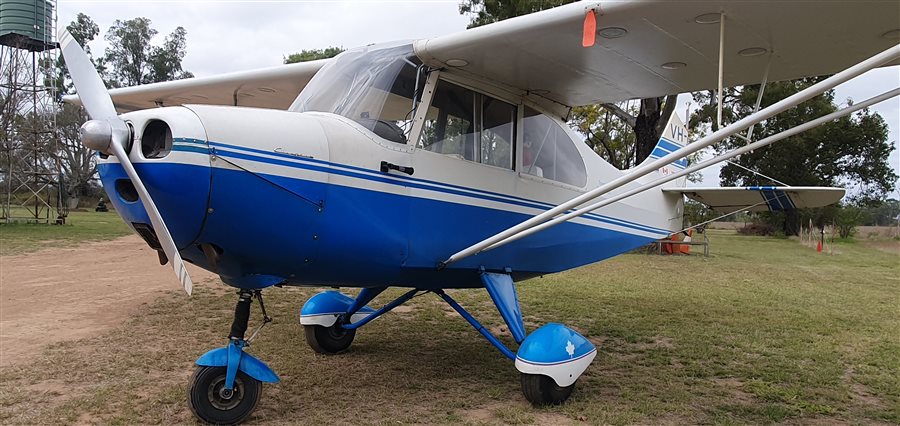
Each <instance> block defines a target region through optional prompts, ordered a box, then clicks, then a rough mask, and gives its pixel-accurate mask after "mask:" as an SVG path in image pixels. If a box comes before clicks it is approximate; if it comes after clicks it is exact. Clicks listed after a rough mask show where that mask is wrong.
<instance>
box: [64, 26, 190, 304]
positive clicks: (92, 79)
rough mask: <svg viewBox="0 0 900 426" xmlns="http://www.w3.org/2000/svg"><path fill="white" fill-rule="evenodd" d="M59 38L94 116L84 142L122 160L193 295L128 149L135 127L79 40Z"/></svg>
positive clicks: (86, 126) (68, 36)
mask: <svg viewBox="0 0 900 426" xmlns="http://www.w3.org/2000/svg"><path fill="white" fill-rule="evenodd" d="M59 40H60V46H61V49H62V55H63V57H64V58H65V60H66V66H67V67H68V68H69V73H70V74H71V75H72V82H73V83H75V89H76V91H77V92H78V97H79V98H80V99H81V103H82V105H84V108H85V109H86V110H87V112H88V115H89V116H90V117H91V120H90V121H88V122H87V123H84V125H82V126H81V142H82V143H83V144H84V145H85V146H86V147H88V148H90V149H93V150H97V151H100V152H102V153H104V154H108V155H113V156H115V157H116V159H118V160H119V163H120V164H121V165H122V168H124V169H125V173H126V174H127V175H128V178H129V179H131V182H132V184H134V188H135V189H136V190H137V193H138V196H139V197H140V199H141V203H143V205H144V208H145V209H146V210H147V215H148V216H150V222H151V223H152V225H153V230H154V231H156V236H157V238H158V239H159V243H160V245H161V246H162V248H163V252H165V254H166V257H167V258H168V259H169V261H170V262H171V264H172V268H173V269H174V270H175V275H177V276H178V280H179V281H181V285H182V287H184V291H185V292H187V294H188V295H190V294H191V290H192V289H193V287H194V285H193V282H192V281H191V277H190V275H188V272H187V269H185V265H184V261H183V260H182V259H181V255H180V254H179V253H178V247H176V246H175V240H173V239H172V234H171V233H169V229H168V227H166V223H165V221H164V220H163V218H162V215H160V214H159V210H158V209H157V208H156V203H154V202H153V198H151V197H150V193H149V192H148V191H147V188H146V187H145V186H144V183H143V182H142V181H141V178H140V176H138V174H137V172H136V171H135V169H134V165H133V164H131V160H130V159H129V158H128V153H127V152H126V151H125V147H126V146H128V143H129V141H130V139H131V130H130V129H129V128H128V124H126V123H125V121H124V120H122V119H121V118H120V117H119V115H118V114H117V113H116V109H115V107H114V106H113V102H112V98H111V97H110V96H109V93H108V92H107V89H106V85H105V84H104V83H103V80H102V79H101V78H100V75H99V74H97V70H96V69H95V68H94V64H92V63H91V60H90V59H89V58H88V56H87V54H85V53H84V50H83V49H82V48H81V46H80V45H79V44H78V42H76V41H75V39H74V38H73V37H72V35H71V34H69V32H68V31H66V30H65V29H63V30H62V31H60V33H59Z"/></svg>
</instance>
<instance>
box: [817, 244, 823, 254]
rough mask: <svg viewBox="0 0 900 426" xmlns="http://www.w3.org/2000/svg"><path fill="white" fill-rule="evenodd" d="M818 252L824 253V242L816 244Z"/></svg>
mask: <svg viewBox="0 0 900 426" xmlns="http://www.w3.org/2000/svg"><path fill="white" fill-rule="evenodd" d="M816 251H817V252H819V253H821V252H822V242H821V241H819V242H817V243H816Z"/></svg>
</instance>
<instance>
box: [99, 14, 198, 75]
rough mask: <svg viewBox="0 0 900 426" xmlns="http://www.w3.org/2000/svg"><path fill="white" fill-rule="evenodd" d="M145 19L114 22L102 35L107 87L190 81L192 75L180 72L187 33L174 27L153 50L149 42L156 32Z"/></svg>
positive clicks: (148, 20)
mask: <svg viewBox="0 0 900 426" xmlns="http://www.w3.org/2000/svg"><path fill="white" fill-rule="evenodd" d="M151 24H152V23H151V21H150V19H148V18H142V17H138V18H134V19H129V20H126V21H122V20H119V19H117V20H116V21H115V22H114V23H113V25H112V27H110V28H109V31H107V33H106V37H105V38H106V41H108V42H109V47H107V48H106V52H105V54H104V60H105V61H106V64H107V65H108V66H109V70H108V73H107V80H108V83H109V84H111V85H113V86H117V87H122V86H136V85H139V84H146V83H156V82H160V81H169V80H178V79H182V78H190V77H193V76H194V75H193V74H192V73H191V72H189V71H185V70H184V69H183V68H182V65H181V61H182V59H184V55H185V50H186V47H187V31H185V29H184V28H183V27H178V28H176V29H175V31H173V32H172V33H171V34H169V35H168V36H166V38H165V40H164V41H163V44H162V46H153V45H151V44H150V41H151V40H152V39H153V37H154V36H156V35H157V34H158V33H159V32H158V31H157V30H156V29H154V28H153V27H152V26H151Z"/></svg>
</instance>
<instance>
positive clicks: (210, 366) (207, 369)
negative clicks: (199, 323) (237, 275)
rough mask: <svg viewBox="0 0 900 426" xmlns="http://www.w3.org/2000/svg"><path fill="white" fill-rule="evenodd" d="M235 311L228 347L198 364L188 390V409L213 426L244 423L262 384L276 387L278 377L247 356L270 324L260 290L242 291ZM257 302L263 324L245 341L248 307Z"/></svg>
mask: <svg viewBox="0 0 900 426" xmlns="http://www.w3.org/2000/svg"><path fill="white" fill-rule="evenodd" d="M238 294H239V297H238V303H237V306H235V309H234V321H233V322H232V323H231V333H230V334H229V336H228V337H229V341H228V344H227V345H226V346H225V347H224V348H217V349H213V350H211V351H209V352H207V353H205V354H203V355H202V356H201V357H200V358H199V359H198V360H197V369H196V370H195V371H194V375H193V376H192V377H191V381H190V388H189V389H188V406H189V407H190V409H191V412H192V413H194V415H195V416H197V418H198V419H200V420H201V421H203V422H205V423H210V424H215V425H233V424H237V423H240V422H243V421H244V420H246V419H247V417H249V416H250V414H251V413H253V410H254V409H256V405H257V404H259V399H260V397H261V395H262V384H263V382H266V383H277V382H278V381H279V379H278V376H277V375H276V374H275V372H274V371H272V369H271V368H269V367H268V366H267V365H266V364H265V363H264V362H262V361H260V360H259V359H257V358H256V357H254V356H253V355H251V354H249V353H246V352H245V349H246V348H247V347H249V346H250V342H252V341H253V340H254V339H255V338H256V336H257V335H258V334H259V331H260V330H262V328H263V326H265V325H266V324H268V323H269V322H271V321H272V319H271V318H269V316H268V315H267V314H266V306H265V304H263V300H262V293H261V292H260V291H259V290H254V291H250V290H241V291H240V292H239V293H238ZM254 297H256V298H257V300H259V308H260V310H261V311H262V315H263V322H262V324H260V326H259V328H257V329H256V331H255V332H254V333H253V334H252V335H251V336H250V337H249V338H247V339H244V333H246V331H247V324H248V322H249V319H250V304H251V303H252V301H253V298H254Z"/></svg>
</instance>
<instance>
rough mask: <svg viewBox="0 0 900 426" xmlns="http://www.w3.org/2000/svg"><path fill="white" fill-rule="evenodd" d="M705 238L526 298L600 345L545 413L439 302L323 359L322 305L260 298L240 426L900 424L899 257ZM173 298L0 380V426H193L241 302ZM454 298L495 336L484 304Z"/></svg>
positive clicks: (222, 294) (206, 291)
mask: <svg viewBox="0 0 900 426" xmlns="http://www.w3.org/2000/svg"><path fill="white" fill-rule="evenodd" d="M7 231H8V230H4V231H3V232H4V234H3V236H4V238H5V236H6V235H7V234H6V232H7ZM711 240H712V246H711V254H712V256H711V257H709V258H703V257H702V256H689V257H658V256H653V255H641V254H628V255H623V256H619V257H617V258H614V259H611V260H609V261H606V262H602V263H599V264H596V265H592V266H588V267H584V268H580V269H577V270H573V271H569V272H566V273H562V274H557V275H552V276H547V277H544V278H536V279H533V280H530V281H526V282H523V283H521V285H520V287H519V288H520V298H521V301H522V305H523V311H524V313H525V316H526V323H527V325H528V328H529V329H530V330H533V329H534V328H535V327H536V326H537V325H540V324H543V323H546V322H551V321H556V322H564V323H566V324H568V325H570V326H572V327H573V328H575V329H577V330H579V331H581V332H582V333H583V334H585V335H586V336H588V337H589V338H590V339H591V340H592V341H593V342H594V343H595V344H596V345H597V346H598V348H599V355H598V356H597V358H596V359H595V361H594V363H593V364H592V366H591V367H590V368H589V369H588V371H587V372H586V374H585V376H582V378H581V379H580V380H579V381H578V383H577V388H576V390H575V393H574V394H573V396H572V398H571V399H570V401H569V402H568V403H567V404H565V405H562V406H560V407H553V408H540V409H538V408H533V407H531V406H530V405H528V404H527V403H526V402H525V401H524V398H523V397H522V396H521V393H520V390H519V383H518V373H517V372H516V370H515V368H514V367H513V365H512V363H511V362H509V361H508V360H506V359H505V358H503V357H502V356H501V355H500V354H499V353H498V352H497V351H496V350H494V349H493V348H492V347H490V346H489V345H488V344H487V343H486V342H484V341H483V339H482V338H481V337H480V336H479V335H478V334H477V333H476V332H475V331H474V330H472V329H471V328H470V327H469V326H468V324H467V323H465V321H464V320H462V319H461V318H460V317H459V316H457V315H456V314H455V313H452V312H450V311H449V308H447V307H446V306H445V305H443V304H442V302H440V300H439V299H438V298H437V297H435V296H433V295H425V296H422V297H418V298H415V299H413V300H412V301H411V302H410V303H409V304H408V305H407V306H408V307H405V308H406V309H403V310H402V311H400V312H396V313H391V314H388V315H386V316H385V317H383V318H381V319H378V320H377V321H374V322H373V323H371V324H369V325H367V326H366V327H364V328H363V329H361V330H360V331H359V333H358V334H357V337H356V341H355V342H354V346H353V347H352V348H351V351H349V352H348V353H346V354H343V355H338V356H321V355H316V354H314V353H313V352H312V350H311V349H309V347H308V346H307V345H306V343H305V341H304V338H303V333H302V330H301V328H300V326H299V325H298V324H297V311H298V310H299V308H300V306H301V305H302V304H303V302H304V301H305V300H306V298H308V297H309V296H311V295H312V294H314V293H315V292H317V291H318V290H316V289H298V288H289V289H272V290H269V291H267V292H266V297H267V298H266V302H267V307H268V308H269V310H270V315H272V316H273V317H274V318H275V322H274V323H273V324H271V325H270V326H268V327H267V328H266V329H265V330H264V331H263V333H262V335H261V337H260V338H259V339H258V340H257V341H256V342H255V343H254V345H253V347H252V348H251V349H250V352H251V353H253V354H254V355H256V356H258V357H260V358H261V359H263V360H265V361H267V362H269V364H270V365H271V366H272V367H273V368H274V369H275V371H277V372H278V373H279V374H280V375H281V378H282V382H281V383H279V384H276V385H266V386H264V389H263V398H262V401H261V403H260V406H259V408H258V409H257V411H256V412H255V414H254V416H253V417H252V418H251V420H250V422H251V423H277V424H280V423H294V422H296V423H301V424H322V423H327V424H404V423H426V424H434V423H472V424H480V423H488V424H494V423H507V424H529V423H539V424H565V423H578V424H581V423H587V424H633V423H641V424H661V423H662V424H685V423H716V424H759V423H778V422H787V423H826V424H843V423H847V424H864V423H865V424H870V423H883V424H895V423H898V422H900V258H898V257H897V256H896V255H892V254H889V253H886V252H881V251H877V250H874V249H868V248H865V247H862V246H861V245H857V244H840V245H839V247H838V249H839V250H838V251H839V252H840V255H837V256H825V255H821V254H817V253H815V252H814V251H813V250H810V249H807V248H804V247H802V246H801V245H800V244H799V243H797V242H795V241H791V240H786V239H769V238H758V237H741V236H737V235H733V234H731V233H730V232H728V231H713V233H712V234H711ZM174 288H175V286H174V285H173V290H172V292H171V293H170V294H168V295H167V296H165V297H163V298H161V299H160V300H158V301H156V302H154V303H152V304H148V305H146V306H145V307H144V308H143V309H142V310H141V313H140V314H139V315H137V316H135V317H133V318H131V319H129V320H128V321H127V322H125V323H124V324H122V325H121V327H119V328H118V329H116V330H115V331H113V332H110V333H107V334H104V335H99V336H96V337H95V338H92V339H89V340H82V341H77V342H69V343H63V344H57V345H54V346H52V347H48V348H47V349H46V350H45V351H44V352H43V353H42V354H41V355H40V356H38V357H36V358H35V359H34V360H33V362H31V363H29V364H27V365H19V366H13V367H8V368H4V369H2V370H0V383H2V386H0V423H3V424H31V423H57V422H80V423H94V422H97V423H104V424H129V423H164V424H169V423H191V422H193V419H192V416H191V415H190V412H189V411H188V409H187V406H186V402H185V397H186V388H187V381H188V378H189V376H190V374H191V372H192V369H193V361H194V360H195V359H196V358H197V357H198V356H199V355H200V354H202V353H203V352H205V351H206V350H208V349H211V348H213V347H217V346H220V345H223V344H224V342H225V339H224V336H225V335H226V334H227V329H228V325H229V323H230V319H231V315H232V310H233V307H234V302H235V297H234V295H233V293H232V292H230V291H227V290H226V289H225V287H224V286H223V285H222V284H219V283H214V282H204V283H200V284H199V285H198V286H197V288H196V289H195V296H194V297H192V298H186V297H183V295H180V294H178V293H177V291H176V290H174ZM398 294H399V291H391V292H390V293H389V294H386V295H382V296H381V297H379V299H377V300H376V303H375V305H377V304H378V303H379V302H384V301H386V300H387V299H388V298H389V297H393V296H396V295H398ZM453 295H454V297H456V298H457V299H458V300H459V301H460V302H461V303H462V305H463V306H465V307H467V308H468V309H470V310H471V311H472V312H473V313H474V314H475V316H476V317H478V318H479V319H481V320H482V321H483V322H485V323H486V324H488V325H490V326H491V327H492V328H494V329H495V330H496V329H499V328H500V326H501V324H502V320H500V318H499V315H498V314H496V312H495V311H494V308H493V307H492V304H491V302H490V299H489V298H488V296H487V295H486V293H485V292H484V291H483V290H470V291H456V292H453ZM86 303H89V302H86ZM257 315H258V311H254V317H253V318H254V322H256V320H258V316H257ZM251 326H252V324H251ZM504 339H505V340H506V341H507V342H508V343H511V340H512V339H511V338H510V337H509V336H508V335H504Z"/></svg>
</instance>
